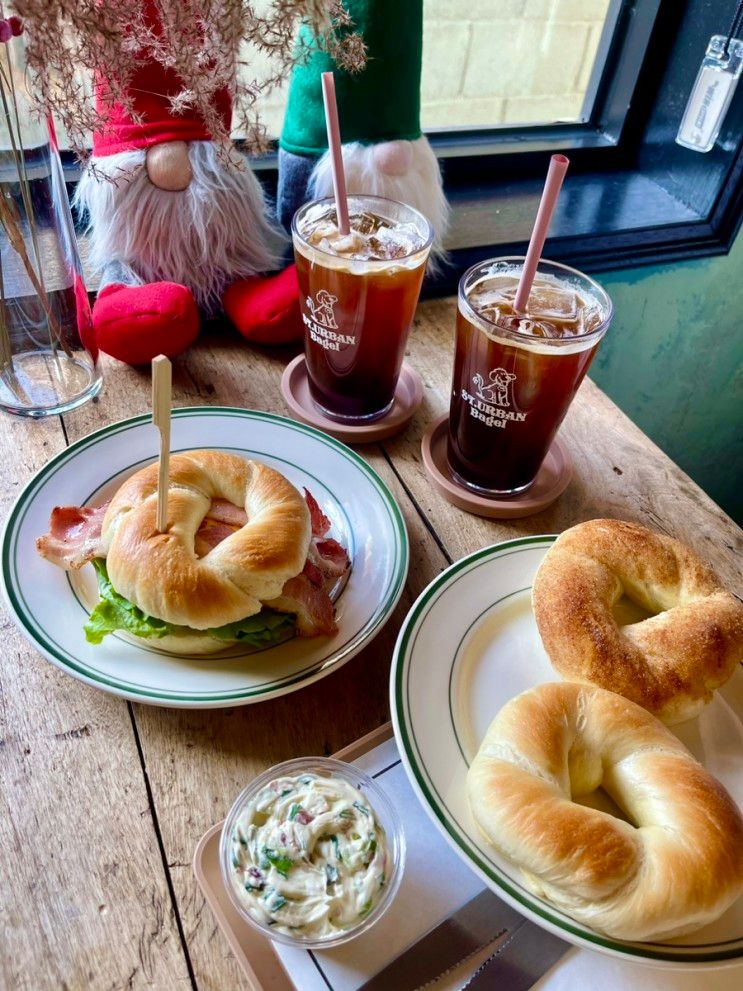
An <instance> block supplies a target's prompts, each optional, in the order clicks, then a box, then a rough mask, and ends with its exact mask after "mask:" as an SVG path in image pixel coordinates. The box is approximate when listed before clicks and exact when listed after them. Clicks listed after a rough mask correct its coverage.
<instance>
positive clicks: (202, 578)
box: [36, 450, 350, 654]
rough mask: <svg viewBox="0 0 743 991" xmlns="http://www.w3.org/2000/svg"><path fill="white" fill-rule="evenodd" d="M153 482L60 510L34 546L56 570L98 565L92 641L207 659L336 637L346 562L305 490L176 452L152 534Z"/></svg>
mask: <svg viewBox="0 0 743 991" xmlns="http://www.w3.org/2000/svg"><path fill="white" fill-rule="evenodd" d="M157 481H158V465H157V463H154V464H151V465H148V466H147V467H146V468H143V469H141V470H140V471H138V472H136V473H135V474H134V475H132V476H131V477H130V478H128V479H127V480H126V481H125V482H124V483H123V484H122V485H121V487H120V488H119V490H118V491H117V492H116V494H115V495H114V496H113V498H112V499H111V500H110V501H109V502H107V503H105V504H104V505H101V506H94V507H91V506H63V507H60V506H58V507H56V508H55V509H54V510H53V511H52V514H51V518H50V523H49V532H48V533H46V534H44V535H43V536H41V537H39V538H38V539H37V541H36V547H37V550H38V551H39V553H40V554H41V555H42V557H44V558H46V559H47V560H49V561H50V562H52V563H53V564H55V565H58V566H59V567H61V568H64V569H65V570H77V569H80V568H82V567H83V566H84V565H85V564H87V563H89V562H90V563H92V565H93V567H94V568H95V570H96V573H97V577H98V588H99V594H100V602H99V603H98V604H97V605H96V607H95V608H94V609H93V611H92V612H91V614H90V616H89V618H88V621H87V622H86V623H85V626H84V629H85V636H86V639H87V640H88V641H89V642H90V643H94V644H98V643H100V642H101V641H102V640H103V638H104V637H105V636H107V635H108V634H109V633H114V632H116V631H122V632H124V633H125V634H128V635H130V636H133V637H135V638H138V639H144V640H146V641H147V642H148V643H149V644H151V646H153V647H155V648H157V649H159V650H164V651H166V652H169V653H176V654H209V653H213V652H215V651H218V650H222V649H223V648H225V647H227V646H229V645H230V644H234V643H244V644H246V645H248V646H252V647H266V646H271V645H272V644H275V643H279V642H281V641H282V640H285V639H287V638H288V637H290V636H292V635H294V634H298V635H300V636H304V637H313V636H320V635H332V634H334V633H335V632H337V627H336V624H335V609H334V606H333V601H332V599H331V594H332V593H333V592H334V591H336V590H337V589H338V588H339V587H340V586H341V584H342V580H343V578H344V577H345V576H346V574H347V573H348V570H349V568H350V562H349V559H348V554H347V552H346V550H345V548H344V547H343V546H342V545H341V544H339V543H338V542H337V541H336V540H334V539H333V538H331V537H328V535H327V534H328V531H329V530H330V526H331V523H330V520H329V519H328V518H327V517H326V516H325V514H324V513H323V512H322V510H321V508H320V506H319V505H318V503H317V502H316V501H315V499H314V498H313V497H312V495H311V494H310V493H309V492H308V491H307V490H306V489H305V492H304V495H302V494H301V493H300V492H299V491H298V490H297V489H296V488H295V487H294V486H293V485H292V484H291V482H290V481H289V480H288V479H287V478H285V477H284V476H283V475H282V474H281V473H280V472H278V471H276V469H274V468H271V467H269V466H268V465H266V464H263V463H262V462H260V461H254V460H248V459H246V458H241V457H238V456H236V455H234V454H226V453H224V452H222V451H211V450H198V451H189V452H187V453H182V454H174V455H173V456H172V457H171V458H170V465H169V485H168V513H167V526H166V529H165V532H163V533H160V532H158V530H157V526H156V519H157Z"/></svg>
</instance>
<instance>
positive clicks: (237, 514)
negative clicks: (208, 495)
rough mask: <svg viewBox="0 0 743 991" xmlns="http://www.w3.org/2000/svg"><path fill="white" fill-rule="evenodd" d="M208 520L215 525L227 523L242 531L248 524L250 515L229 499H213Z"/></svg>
mask: <svg viewBox="0 0 743 991" xmlns="http://www.w3.org/2000/svg"><path fill="white" fill-rule="evenodd" d="M206 519H207V520H211V521H213V522H215V523H225V524H227V525H228V526H231V527H232V528H233V529H234V530H240V529H242V527H244V526H245V524H246V523H247V522H248V514H247V513H246V512H245V510H244V509H241V508H240V506H236V505H235V504H234V502H228V501H227V499H212V504H211V506H210V507H209V512H208V513H207V514H206ZM204 522H206V520H205V521H204Z"/></svg>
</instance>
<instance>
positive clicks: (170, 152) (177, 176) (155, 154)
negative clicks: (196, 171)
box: [145, 141, 192, 193]
mask: <svg viewBox="0 0 743 991" xmlns="http://www.w3.org/2000/svg"><path fill="white" fill-rule="evenodd" d="M145 168H146V169H147V176H148V178H149V180H150V182H151V183H152V185H153V186H157V188H158V189H165V190H167V191H169V192H173V193H175V192H178V191H180V190H183V189H186V187H187V186H188V184H189V182H190V181H191V176H192V172H191V163H190V161H189V160H188V145H187V144H186V142H185V141H167V142H165V143H164V144H159V145H152V147H151V148H148V149H147V154H146V156H145Z"/></svg>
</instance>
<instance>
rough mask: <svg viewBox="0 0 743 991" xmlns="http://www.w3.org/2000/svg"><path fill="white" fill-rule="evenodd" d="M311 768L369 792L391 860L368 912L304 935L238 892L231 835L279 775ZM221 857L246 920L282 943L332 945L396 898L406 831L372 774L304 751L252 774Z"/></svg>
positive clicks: (362, 928)
mask: <svg viewBox="0 0 743 991" xmlns="http://www.w3.org/2000/svg"><path fill="white" fill-rule="evenodd" d="M307 773H312V774H316V775H318V776H321V777H331V778H339V779H340V780H342V781H345V782H347V783H348V784H350V785H351V786H352V787H353V788H356V789H357V790H358V791H360V792H362V793H363V794H364V795H365V796H367V797H368V800H369V805H370V807H371V808H372V810H373V811H374V814H375V816H376V818H377V821H378V823H379V825H380V826H381V827H382V829H383V830H384V833H385V839H386V844H387V854H388V864H387V867H386V870H385V874H386V882H385V886H384V888H383V890H382V893H381V895H380V897H379V900H378V901H377V902H376V903H375V905H374V906H373V908H372V910H371V911H370V912H369V913H368V914H367V915H365V916H364V917H363V918H361V919H359V921H358V923H356V924H355V925H353V926H352V927H350V928H345V929H342V930H339V931H338V933H337V935H333V936H327V937H317V936H303V935H302V934H301V932H300V931H296V932H293V933H291V934H289V933H284V932H278V931H276V930H275V929H274V928H272V927H271V926H269V925H266V924H264V923H263V922H262V921H261V920H259V919H256V918H254V917H253V916H252V915H251V914H250V912H249V911H248V908H247V905H246V903H245V902H244V901H243V900H242V899H241V897H240V884H239V883H238V878H237V874H236V871H235V870H234V868H233V866H232V857H231V842H232V835H233V832H234V830H235V826H236V825H237V821H238V819H239V818H240V816H241V815H242V813H243V810H244V809H245V807H246V806H247V805H248V804H249V803H250V802H251V801H252V800H253V799H254V798H255V797H256V796H257V795H258V793H259V792H260V791H261V790H262V789H263V788H265V787H266V785H268V784H270V782H271V781H273V780H274V779H275V778H279V777H296V776H299V775H301V774H307ZM219 860H220V868H221V872H222V880H223V882H224V885H225V888H226V889H227V892H228V894H229V897H230V900H231V902H232V904H233V905H234V907H235V909H236V911H237V912H238V913H239V915H240V917H241V918H242V919H244V920H245V921H246V922H247V923H248V925H250V926H253V928H255V929H257V930H258V931H259V932H260V933H261V934H262V935H263V936H267V937H268V938H269V939H274V940H277V941H278V942H280V943H286V944H287V945H289V946H300V947H302V948H303V949H307V950H310V949H329V948H330V947H333V946H340V945H341V944H342V943H346V942H348V941H349V940H351V939H355V938H356V937H357V936H360V935H361V934H362V933H364V932H367V930H369V929H370V928H371V927H372V926H373V925H374V924H375V923H376V922H378V921H379V919H381V917H382V916H383V915H384V913H385V912H386V911H387V909H388V908H389V906H390V905H391V904H392V902H393V900H394V897H395V894H396V893H397V890H398V888H399V887H400V882H401V880H402V875H403V870H404V867H405V834H404V832H403V827H402V823H401V821H400V817H399V816H398V814H397V812H396V810H395V808H394V806H393V805H392V803H391V802H390V800H389V798H388V797H387V795H386V794H385V793H384V791H383V790H382V789H381V788H380V787H379V785H378V784H376V782H375V781H374V780H373V779H372V778H370V777H369V775H368V774H365V773H364V772H363V771H360V770H359V769H358V768H357V767H354V766H353V765H352V764H346V763H344V762H343V761H339V760H334V759H333V758H331V757H300V758H296V759H295V760H288V761H284V762H283V763H282V764H276V765H275V766H274V767H270V768H269V769H268V770H267V771H264V772H263V774H259V775H258V777H257V778H254V780H253V781H251V782H250V784H249V785H248V786H247V788H245V789H244V790H243V791H242V792H241V793H240V794H239V795H238V797H237V798H236V800H235V802H234V804H233V806H232V808H231V809H230V811H229V813H228V815H227V818H226V819H225V822H224V826H223V827H222V835H221V838H220V845H219Z"/></svg>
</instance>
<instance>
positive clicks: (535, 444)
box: [448, 262, 611, 494]
mask: <svg viewBox="0 0 743 991" xmlns="http://www.w3.org/2000/svg"><path fill="white" fill-rule="evenodd" d="M561 268H562V266H550V263H547V262H543V263H540V272H539V274H538V275H537V277H536V279H535V282H534V286H533V288H532V292H531V294H530V296H529V303H528V307H527V312H526V313H525V314H522V313H517V312H516V311H515V310H514V308H513V300H514V297H515V293H516V286H517V284H518V268H516V267H515V266H514V265H513V263H511V265H510V266H508V265H503V264H502V263H493V262H490V263H486V264H485V265H482V266H476V267H475V269H471V270H470V271H469V272H468V273H466V275H465V276H464V277H463V279H462V283H460V302H459V309H458V312H457V337H456V351H455V357H454V375H453V384H452V396H451V406H450V414H449V442H448V458H449V464H450V467H451V468H452V470H453V472H454V473H455V475H456V476H458V477H459V478H460V480H462V481H463V482H464V483H465V484H466V485H468V486H470V487H472V488H474V489H477V490H481V491H484V492H486V493H493V494H508V493H516V492H519V491H523V490H524V489H526V488H527V487H528V486H529V485H530V484H531V483H532V482H533V481H534V478H535V477H536V475H537V472H538V471H539V468H540V466H541V464H542V462H543V460H544V458H545V456H546V454H547V451H548V450H549V447H550V444H551V443H552V441H553V440H554V437H555V434H556V433H557V430H558V427H559V426H560V424H561V422H562V420H563V418H564V416H565V413H566V412H567V410H568V407H569V406H570V403H571V401H572V399H573V396H574V395H575V393H576V392H577V390H578V387H579V385H580V383H581V382H582V380H583V377H584V375H585V374H586V371H587V370H588V367H589V365H590V364H591V361H592V359H593V356H594V354H595V353H596V350H597V348H598V346H599V343H600V341H601V337H602V336H603V332H604V331H605V329H606V326H607V323H608V314H609V312H610V309H611V304H610V303H609V301H608V297H605V294H603V295H602V294H601V293H602V291H601V290H600V287H598V286H596V284H595V283H591V282H590V280H587V279H586V277H585V276H581V275H580V273H574V272H573V271H572V270H570V269H566V270H565V272H566V274H565V275H564V276H563V275H562V274H561V272H560V269H561ZM545 269H546V271H545ZM553 271H554V274H553ZM581 279H582V280H584V282H585V285H584V283H583V282H581V281H580V280H581ZM594 286H595V290H594V289H593V287H594Z"/></svg>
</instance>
